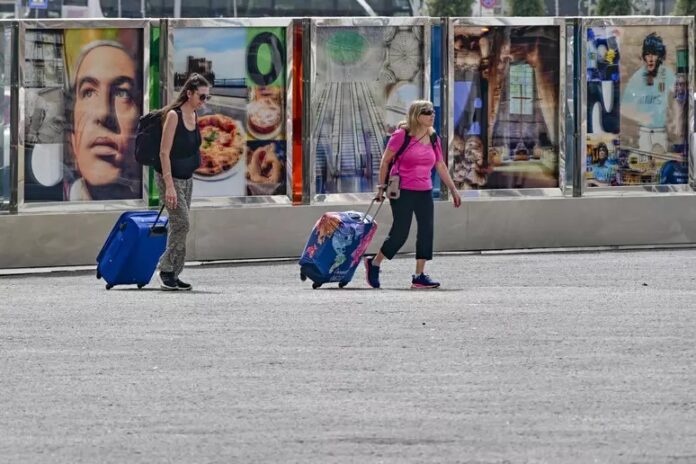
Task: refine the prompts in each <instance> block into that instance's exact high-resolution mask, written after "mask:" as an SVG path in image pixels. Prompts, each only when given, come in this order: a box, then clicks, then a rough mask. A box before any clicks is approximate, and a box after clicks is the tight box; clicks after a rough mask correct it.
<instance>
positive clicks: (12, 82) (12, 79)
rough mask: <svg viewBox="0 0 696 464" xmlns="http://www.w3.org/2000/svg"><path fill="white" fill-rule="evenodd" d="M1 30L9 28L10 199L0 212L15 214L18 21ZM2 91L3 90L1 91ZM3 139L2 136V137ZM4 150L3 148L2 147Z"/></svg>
mask: <svg viewBox="0 0 696 464" xmlns="http://www.w3.org/2000/svg"><path fill="white" fill-rule="evenodd" d="M0 24H1V25H2V28H3V32H4V30H5V28H7V27H9V28H10V56H9V57H5V59H6V60H7V59H8V58H9V60H10V75H9V76H5V78H6V79H7V78H9V86H10V103H9V104H10V146H9V147H8V148H9V153H6V154H5V156H7V157H8V161H9V171H10V185H9V192H10V197H9V198H7V201H6V202H4V201H3V200H2V199H0V212H3V213H5V212H9V213H12V214H16V213H17V174H18V172H19V171H18V169H17V164H18V163H17V133H16V131H15V129H14V128H15V127H17V125H18V122H19V114H18V102H19V79H18V75H19V68H18V61H17V60H16V59H14V57H16V56H17V52H18V49H19V39H18V36H19V22H18V21H2V22H0ZM3 91H4V89H3ZM3 138H4V135H3ZM3 148H4V147H3Z"/></svg>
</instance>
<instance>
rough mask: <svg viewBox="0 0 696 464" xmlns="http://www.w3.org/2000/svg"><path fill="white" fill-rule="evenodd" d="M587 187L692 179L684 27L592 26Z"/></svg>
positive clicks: (588, 63) (655, 183)
mask: <svg viewBox="0 0 696 464" xmlns="http://www.w3.org/2000/svg"><path fill="white" fill-rule="evenodd" d="M586 51H587V101H586V104H587V145H586V147H587V151H586V153H584V156H586V162H585V180H586V185H587V186H588V187H590V188H592V187H614V186H628V185H668V184H686V183H687V182H688V177H689V166H688V144H687V118H688V94H689V92H688V77H687V73H688V62H689V57H688V44H687V28H686V27H684V26H608V27H588V28H587V45H586Z"/></svg>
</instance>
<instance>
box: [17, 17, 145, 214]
mask: <svg viewBox="0 0 696 464" xmlns="http://www.w3.org/2000/svg"><path fill="white" fill-rule="evenodd" d="M24 43H25V45H24V47H25V60H24V63H23V64H22V65H23V66H24V73H23V78H24V81H23V82H22V85H23V86H24V88H25V89H26V99H25V102H24V103H25V125H26V126H25V163H24V166H25V173H24V178H25V184H24V201H25V202H27V203H30V202H53V201H101V200H124V199H138V198H142V196H143V192H142V172H143V169H142V167H141V166H140V164H138V162H137V161H136V160H135V157H134V153H133V150H134V144H135V129H136V125H137V122H138V118H139V117H140V115H141V114H142V106H143V89H142V83H143V77H142V76H143V30H142V29H116V28H100V29H96V28H95V29H90V28H84V29H65V30H63V29H46V30H40V29H31V30H28V31H27V32H26V35H25V40H24Z"/></svg>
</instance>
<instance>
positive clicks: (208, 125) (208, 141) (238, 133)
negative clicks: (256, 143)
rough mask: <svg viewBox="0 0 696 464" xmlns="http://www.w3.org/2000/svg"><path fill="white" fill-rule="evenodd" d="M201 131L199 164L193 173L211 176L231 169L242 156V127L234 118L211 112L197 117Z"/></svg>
mask: <svg viewBox="0 0 696 464" xmlns="http://www.w3.org/2000/svg"><path fill="white" fill-rule="evenodd" d="M198 129H199V130H200V132H201V148H200V150H201V166H200V167H199V168H198V169H197V170H196V172H195V174H198V175H199V176H203V177H206V176H207V177H212V176H217V175H220V174H224V173H226V172H228V171H230V170H231V169H233V168H234V167H235V166H237V164H238V163H239V160H240V159H243V158H244V154H245V152H246V137H245V136H244V132H243V131H244V129H243V127H242V126H241V124H240V123H239V121H235V120H234V119H232V118H230V117H227V116H224V115H221V114H213V115H206V116H201V117H199V118H198Z"/></svg>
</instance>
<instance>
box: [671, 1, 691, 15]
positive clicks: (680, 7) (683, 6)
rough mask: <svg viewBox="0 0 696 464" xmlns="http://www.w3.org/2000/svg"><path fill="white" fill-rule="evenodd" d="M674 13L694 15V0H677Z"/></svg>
mask: <svg viewBox="0 0 696 464" xmlns="http://www.w3.org/2000/svg"><path fill="white" fill-rule="evenodd" d="M674 14H675V15H676V16H694V15H696V0H677V4H676V5H675V6H674Z"/></svg>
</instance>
